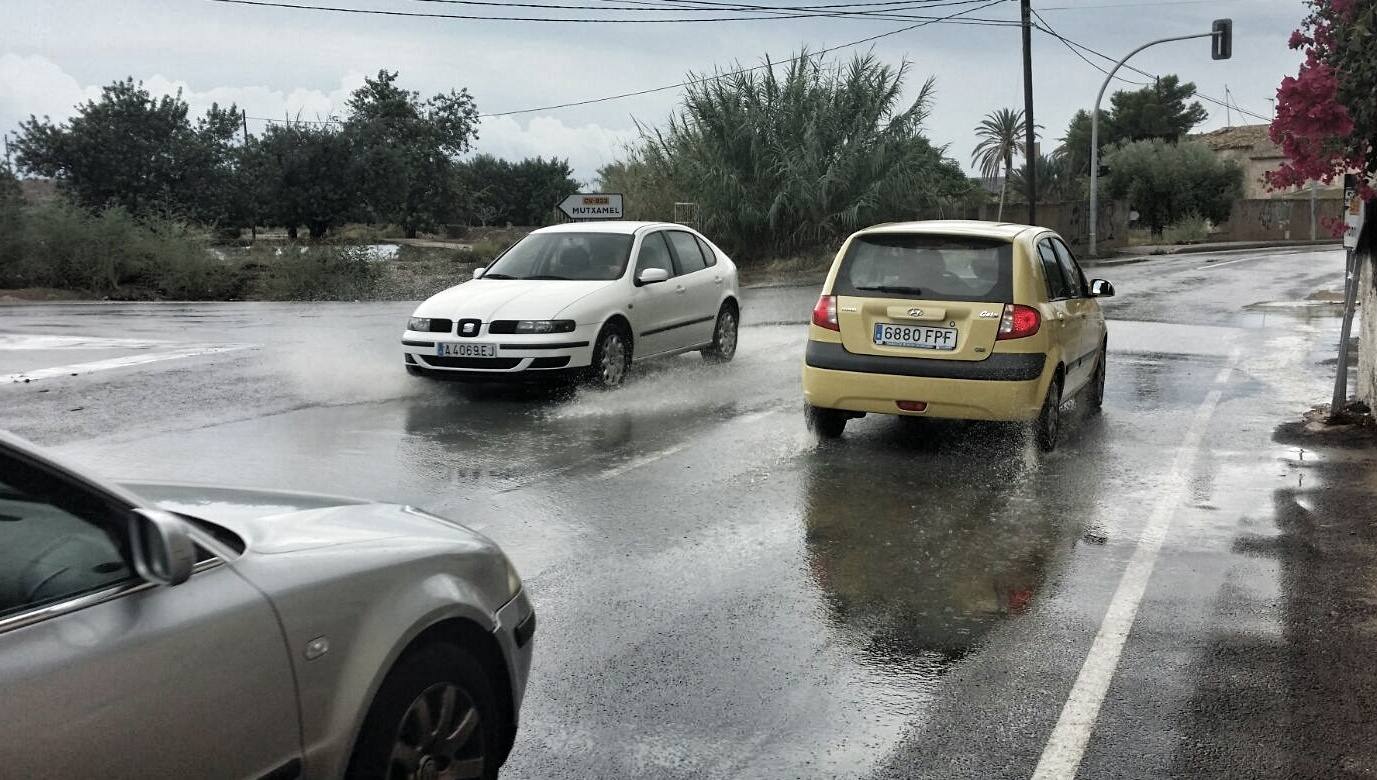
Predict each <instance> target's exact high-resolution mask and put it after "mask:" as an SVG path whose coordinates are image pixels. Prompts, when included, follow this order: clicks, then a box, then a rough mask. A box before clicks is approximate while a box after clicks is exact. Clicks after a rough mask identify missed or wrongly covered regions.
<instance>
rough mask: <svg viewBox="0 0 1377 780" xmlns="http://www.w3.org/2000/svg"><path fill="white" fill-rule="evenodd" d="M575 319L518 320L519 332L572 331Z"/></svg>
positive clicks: (517, 330)
mask: <svg viewBox="0 0 1377 780" xmlns="http://www.w3.org/2000/svg"><path fill="white" fill-rule="evenodd" d="M573 330H574V321H573V320H517V322H516V332H517V333H572V332H573Z"/></svg>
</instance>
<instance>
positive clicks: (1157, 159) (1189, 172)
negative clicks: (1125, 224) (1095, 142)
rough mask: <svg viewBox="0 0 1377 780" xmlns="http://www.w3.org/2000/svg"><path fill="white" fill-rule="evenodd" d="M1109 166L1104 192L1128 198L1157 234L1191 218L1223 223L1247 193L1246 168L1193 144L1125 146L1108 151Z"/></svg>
mask: <svg viewBox="0 0 1377 780" xmlns="http://www.w3.org/2000/svg"><path fill="white" fill-rule="evenodd" d="M1105 165H1106V166H1108V167H1109V178H1108V181H1107V182H1106V184H1105V190H1106V192H1108V193H1109V195H1110V196H1111V197H1114V198H1125V199H1127V200H1128V201H1129V203H1131V204H1132V205H1133V207H1134V208H1136V209H1137V210H1138V212H1139V214H1141V215H1142V216H1141V217H1140V219H1142V220H1143V221H1144V222H1146V223H1147V224H1148V226H1149V227H1150V228H1151V229H1152V232H1153V234H1154V235H1156V234H1160V233H1161V232H1162V228H1164V227H1166V226H1167V225H1169V224H1171V223H1173V222H1175V221H1176V220H1178V219H1180V218H1182V217H1185V216H1187V215H1199V216H1202V217H1204V218H1205V219H1208V220H1211V221H1213V222H1223V221H1224V220H1226V219H1228V218H1229V212H1230V211H1231V210H1232V209H1233V203H1234V201H1235V200H1237V199H1238V198H1239V197H1241V196H1242V194H1243V169H1242V168H1240V167H1239V166H1238V164H1237V163H1235V162H1233V161H1232V160H1223V159H1220V158H1219V157H1216V156H1215V154H1214V153H1213V152H1211V151H1210V149H1209V147H1207V146H1205V145H1204V144H1200V143H1195V142H1191V141H1182V142H1180V143H1168V142H1166V141H1163V140H1161V139H1158V138H1154V139H1151V140H1146V141H1128V142H1124V143H1122V144H1120V145H1119V146H1116V147H1114V148H1113V149H1111V150H1109V152H1108V153H1107V154H1106V155H1105Z"/></svg>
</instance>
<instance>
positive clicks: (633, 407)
mask: <svg viewBox="0 0 1377 780" xmlns="http://www.w3.org/2000/svg"><path fill="white" fill-rule="evenodd" d="M1087 270H1088V273H1089V275H1091V276H1092V277H1103V278H1107V279H1109V280H1110V281H1112V282H1113V283H1114V284H1115V286H1116V288H1117V290H1118V293H1119V297H1118V298H1116V299H1114V300H1112V301H1109V302H1108V304H1107V306H1106V310H1107V314H1108V316H1109V317H1110V318H1111V322H1110V337H1109V338H1110V342H1109V344H1110V362H1109V374H1108V386H1107V395H1106V401H1105V413H1104V415H1103V416H1102V417H1100V418H1097V419H1093V420H1084V419H1079V416H1076V417H1075V418H1073V421H1072V422H1071V424H1070V426H1069V428H1068V430H1067V431H1066V432H1065V434H1064V441H1063V444H1062V445H1061V448H1060V449H1059V450H1058V451H1057V452H1056V453H1054V454H1053V455H1050V456H1039V455H1038V454H1037V453H1036V452H1035V451H1034V449H1033V447H1032V446H1031V444H1030V442H1029V441H1028V440H1027V438H1026V437H1025V436H1023V435H1022V434H1021V433H1019V432H1018V431H1016V430H1010V429H1008V428H1003V427H994V426H981V425H963V424H944V423H938V422H935V421H921V420H920V421H914V420H901V419H897V418H889V417H878V418H877V417H871V418H867V419H864V420H859V421H853V422H852V423H851V424H850V425H849V426H848V428H847V432H846V436H845V437H844V438H843V439H842V440H840V441H838V442H829V443H826V444H819V443H818V442H817V441H815V440H814V439H813V438H812V437H810V436H809V434H808V433H807V432H806V431H805V429H804V427H803V423H802V417H801V400H800V391H799V380H798V376H799V366H800V362H801V357H802V351H803V339H804V335H805V327H804V323H805V322H806V319H807V316H808V312H809V310H810V309H811V306H812V303H813V300H814V297H815V295H816V290H815V289H813V288H796V287H793V288H788V287H786V288H770V289H752V290H749V291H747V293H746V297H745V301H744V306H743V317H744V322H743V330H742V333H741V348H740V351H739V353H738V355H737V358H736V360H735V361H734V362H733V363H731V364H729V365H725V366H712V365H706V364H704V363H703V362H702V361H701V360H700V359H699V358H698V357H697V356H696V355H691V356H684V357H681V358H677V359H674V360H670V361H667V362H662V363H658V364H652V365H646V366H638V367H637V369H636V371H635V373H634V374H633V378H632V379H631V381H630V383H629V384H628V385H627V386H626V387H624V388H622V389H620V390H618V391H615V392H610V393H602V392H593V391H579V392H576V393H572V394H569V393H559V392H544V391H539V390H512V389H494V390H476V391H475V390H469V389H465V388H463V387H462V386H458V385H450V384H443V383H434V382H430V381H427V380H422V379H415V378H412V377H408V376H406V375H405V374H404V373H403V372H402V369H401V359H400V355H399V353H398V346H397V340H398V338H399V334H400V327H401V323H403V322H404V318H405V317H406V316H407V314H409V312H410V309H411V305H410V304H390V303H388V304H157V305H148V304H117V305H116V304H68V305H46V304H45V305H23V306H13V307H7V308H4V309H0V378H4V379H5V381H6V384H3V385H0V404H2V406H0V409H3V411H2V412H0V426H3V427H6V428H9V429H11V430H13V431H15V432H16V433H19V434H20V435H23V436H26V437H29V438H31V439H33V440H35V441H37V442H38V443H40V444H44V445H49V446H52V447H54V448H55V449H56V450H57V451H58V452H60V453H62V454H64V455H67V456H69V457H70V458H71V459H73V460H75V461H77V462H79V463H82V464H86V465H89V466H91V467H94V468H95V469H97V470H98V471H100V472H101V473H104V474H107V475H111V476H118V477H131V478H151V479H162V480H183V481H198V482H216V483H223V484H231V485H254V486H263V487H277V488H288V489H296V490H313V491H321V492H329V493H344V494H354V495H361V496H366V497H370V498H376V499H386V500H394V501H398V502H406V503H413V504H417V505H420V506H423V507H425V508H427V509H430V510H432V511H435V512H438V513H441V514H445V515H448V516H450V517H454V518H456V519H459V520H461V521H463V522H465V523H467V524H469V525H471V526H473V527H475V528H477V529H478V530H481V531H483V532H484V533H486V534H488V535H490V536H491V537H493V538H494V539H496V540H497V541H498V542H499V543H501V544H502V546H503V547H504V549H506V551H507V552H508V554H509V555H510V556H511V558H512V559H513V560H514V561H515V562H516V564H517V566H518V568H519V569H520V570H521V572H522V574H523V576H524V578H525V580H526V582H527V586H528V588H529V589H530V592H531V594H532V598H533V599H534V601H535V603H536V607H537V609H538V611H539V612H540V619H541V623H540V630H539V633H538V636H537V651H536V659H535V667H534V670H533V674H532V678H531V684H530V688H529V691H528V698H527V701H526V705H525V709H524V711H523V714H522V728H521V733H520V735H519V737H518V740H517V744H516V747H515V749H514V751H513V754H512V757H511V759H510V761H509V763H508V765H507V769H506V770H505V771H504V777H514V778H544V777H552V776H556V775H560V776H572V777H657V778H658V777H668V778H677V777H684V778H687V777H694V778H699V777H762V778H774V777H779V778H786V777H832V776H839V777H866V776H874V777H895V778H899V777H904V778H907V777H971V778H987V777H1030V776H1034V774H1035V772H1036V773H1038V775H1039V776H1044V777H1060V776H1068V775H1069V774H1071V773H1074V772H1076V771H1077V770H1078V771H1079V774H1080V776H1082V777H1154V776H1178V777H1199V776H1206V775H1225V774H1231V775H1234V776H1249V777H1253V776H1277V777H1280V776H1310V777H1333V776H1342V775H1348V774H1352V775H1356V776H1366V775H1367V774H1369V773H1377V750H1374V748H1372V747H1370V745H1372V744H1373V740H1372V739H1371V737H1373V736H1377V735H1374V734H1372V733H1370V732H1372V731H1373V727H1372V726H1371V725H1370V724H1369V721H1371V720H1372V718H1371V714H1372V712H1373V709H1372V708H1371V706H1370V705H1372V704H1373V703H1374V701H1377V699H1374V698H1373V691H1374V686H1373V684H1372V681H1371V679H1370V678H1369V677H1367V676H1365V672H1364V671H1363V670H1364V669H1365V667H1366V666H1367V665H1368V664H1366V663H1365V661H1366V659H1365V658H1364V654H1363V653H1362V652H1360V651H1357V650H1354V651H1351V652H1349V651H1344V650H1343V649H1342V648H1334V647H1332V646H1331V645H1330V644H1329V643H1328V638H1329V637H1331V636H1332V637H1338V638H1342V639H1344V640H1345V641H1347V642H1350V643H1362V642H1368V643H1369V644H1368V645H1367V646H1368V647H1371V644H1370V642H1371V639H1372V636H1371V630H1370V629H1365V628H1363V627H1362V626H1361V625H1359V626H1358V627H1356V628H1355V627H1354V626H1355V622H1354V620H1356V618H1355V619H1354V620H1350V618H1353V613H1352V610H1358V609H1362V608H1363V607H1362V604H1364V603H1365V599H1366V600H1367V601H1370V598H1369V597H1368V596H1367V595H1366V594H1369V593H1372V592H1373V591H1372V590H1371V589H1370V588H1369V589H1367V590H1364V589H1363V587H1362V586H1363V585H1365V584H1366V580H1364V581H1363V582H1351V581H1349V582H1347V584H1346V585H1344V586H1343V587H1342V588H1340V587H1339V586H1336V585H1335V584H1334V581H1333V580H1332V578H1331V579H1325V578H1324V575H1322V574H1321V573H1319V572H1316V571H1313V570H1312V569H1311V568H1310V565H1314V564H1316V563H1317V562H1320V563H1323V562H1327V561H1328V558H1327V557H1326V556H1327V555H1328V556H1332V555H1337V554H1338V553H1337V552H1334V551H1342V552H1343V555H1344V556H1345V557H1344V558H1343V559H1342V561H1341V562H1340V563H1341V565H1340V568H1339V569H1338V570H1337V573H1338V574H1343V575H1345V576H1346V573H1347V572H1350V571H1352V572H1362V571H1370V570H1371V563H1372V557H1371V555H1370V554H1369V553H1370V552H1371V551H1374V550H1377V539H1370V538H1368V537H1370V536H1372V535H1373V534H1372V532H1371V529H1370V528H1369V527H1368V525H1369V524H1364V525H1363V526H1362V529H1361V532H1360V531H1355V532H1354V534H1356V538H1358V539H1361V540H1362V541H1363V543H1364V545H1366V546H1363V547H1358V548H1349V547H1345V546H1344V545H1343V544H1341V541H1342V540H1330V541H1328V542H1326V541H1324V540H1323V539H1318V538H1312V537H1313V534H1314V533H1316V529H1320V531H1323V530H1324V529H1326V528H1330V527H1331V526H1333V525H1335V524H1338V523H1340V522H1341V521H1342V519H1343V518H1352V517H1365V516H1368V515H1370V513H1371V506H1372V493H1373V492H1374V490H1377V486H1374V484H1373V483H1374V478H1373V474H1374V470H1373V463H1372V461H1371V460H1369V459H1368V456H1367V455H1366V454H1364V453H1363V452H1361V451H1355V452H1349V453H1328V452H1323V453H1317V452H1313V451H1310V450H1308V449H1307V446H1306V445H1305V444H1304V443H1300V444H1298V443H1294V442H1287V441H1285V440H1280V441H1279V440H1278V439H1277V437H1276V436H1275V431H1276V429H1277V426H1278V425H1279V424H1280V423H1282V422H1284V421H1287V420H1291V419H1294V418H1296V417H1297V416H1298V414H1299V413H1300V412H1301V411H1303V410H1304V409H1306V408H1308V407H1309V406H1310V405H1311V404H1312V403H1314V402H1316V401H1318V400H1321V399H1324V398H1327V397H1328V390H1327V388H1328V387H1329V384H1330V382H1331V381H1332V379H1331V374H1330V372H1331V370H1332V369H1331V368H1329V367H1328V366H1326V365H1325V361H1326V360H1327V359H1329V358H1332V356H1333V349H1334V344H1335V342H1336V340H1337V323H1338V319H1337V315H1338V311H1337V308H1336V307H1333V306H1330V305H1327V304H1323V303H1316V302H1314V301H1311V300H1308V299H1309V298H1310V297H1311V296H1312V295H1314V294H1315V293H1318V292H1321V291H1324V290H1333V289H1338V288H1340V286H1341V284H1342V257H1341V255H1340V254H1339V253H1338V252H1335V251H1309V250H1307V251H1295V250H1275V251H1261V252H1259V251H1253V252H1249V253H1236V254H1230V253H1216V254H1210V255H1193V256H1192V255H1186V256H1170V257H1163V258H1159V259H1153V260H1150V261H1148V262H1144V263H1140V264H1133V265H1125V266H1115V267H1104V268H1096V269H1087ZM73 373H76V376H72V374H73ZM26 377H27V378H29V379H30V381H29V382H27V383H25V382H24V381H23V380H24V379H25V378H26ZM1330 521H1332V522H1330ZM1335 533H1337V532H1335ZM1342 535H1343V536H1348V537H1353V536H1354V535H1353V534H1348V533H1347V532H1344V533H1343V534H1342ZM1365 567H1366V568H1365ZM1367 577H1368V578H1371V575H1370V574H1368V575H1367ZM1336 588H1339V589H1338V590H1336ZM1368 609H1370V608H1368ZM1362 617H1363V619H1364V620H1367V621H1369V622H1370V621H1371V617H1372V616H1371V615H1366V614H1364V615H1363V616H1362ZM1317 643H1318V644H1317ZM1326 648H1327V649H1326ZM1330 704H1332V705H1333V706H1328V705H1330Z"/></svg>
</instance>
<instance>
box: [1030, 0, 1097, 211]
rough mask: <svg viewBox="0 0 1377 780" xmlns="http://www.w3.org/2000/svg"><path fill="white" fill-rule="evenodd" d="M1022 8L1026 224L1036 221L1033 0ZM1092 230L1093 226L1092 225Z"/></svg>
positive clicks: (1036, 181)
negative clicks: (1026, 172)
mask: <svg viewBox="0 0 1377 780" xmlns="http://www.w3.org/2000/svg"><path fill="white" fill-rule="evenodd" d="M1020 5H1021V6H1022V8H1023V122H1024V141H1023V145H1024V152H1023V159H1024V160H1025V163H1024V169H1025V170H1027V171H1028V176H1027V179H1028V180H1027V182H1026V184H1027V186H1028V192H1027V194H1026V197H1027V198H1028V224H1030V225H1036V224H1037V223H1038V173H1037V171H1038V165H1037V162H1038V161H1037V156H1036V155H1037V144H1036V142H1035V141H1034V136H1035V135H1036V132H1035V130H1034V127H1035V125H1034V124H1033V18H1032V17H1033V2H1032V0H1020ZM1091 230H1092V231H1093V230H1094V228H1093V227H1092V228H1091Z"/></svg>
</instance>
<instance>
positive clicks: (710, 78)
mask: <svg viewBox="0 0 1377 780" xmlns="http://www.w3.org/2000/svg"><path fill="white" fill-rule="evenodd" d="M1003 2H1008V0H990V1H989V2H987V3H985V4H984V5H980V6H977V7H975V8H968V9H966V10H964V11H957V12H955V13H953V14H951V15H950V16H945V17H942V18H940V19H934V20H932V21H927V22H919V23H918V24H911V25H909V26H907V27H901V28H899V29H897V30H891V31H889V32H886V33H880V34H879V35H872V36H870V37H868V38H861V39H860V40H855V41H851V42H850V43H842V44H838V45H836V46H832V47H829V48H825V49H819V50H818V51H816V52H812V53H810V54H807V55H801V56H798V57H791V58H789V59H786V60H780V61H779V62H771V63H766V64H764V65H756V66H754V67H750V68H740V69H737V70H734V71H728V72H727V73H718V74H715V75H712V76H704V77H703V78H697V79H689V80H687V81H681V82H679V83H677V84H666V85H665V86H662V87H652V88H650V89H641V90H636V91H635V92H623V93H621V94H620V95H609V96H607V97H600V98H590V99H588V100H576V101H573V102H570V103H560V104H557V105H550V106H539V107H537V108H523V109H519V110H516V111H498V112H495V113H491V114H479V115H478V118H479V119H492V118H496V117H503V116H515V115H517V114H533V113H535V112H537V111H555V110H558V109H562V108H574V107H576V106H588V105H593V104H594V103H607V102H611V101H613V100H622V99H624V98H629V97H639V96H641V95H650V94H654V93H656V92H667V91H669V90H671V89H683V88H684V87H687V86H689V85H691V84H706V83H708V82H711V81H718V80H720V79H724V78H729V77H731V76H738V75H741V74H744V73H753V72H755V71H758V70H764V69H766V68H773V67H775V66H776V65H787V64H792V63H795V62H798V61H799V60H801V59H804V58H805V57H808V58H812V57H821V56H822V55H824V54H829V53H831V52H834V51H838V50H841V49H847V48H850V47H852V46H860V45H861V44H865V43H871V42H873V41H878V40H880V39H881V38H888V37H890V36H891V35H899V34H900V33H906V32H908V31H910V30H916V29H918V28H919V27H926V26H928V25H929V24H935V23H937V22H944V21H947V20H949V19H955V18H956V17H958V16H960V15H961V14H966V13H972V12H974V11H983V10H984V9H986V8H989V7H991V6H994V5H998V4H1000V3H1003Z"/></svg>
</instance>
